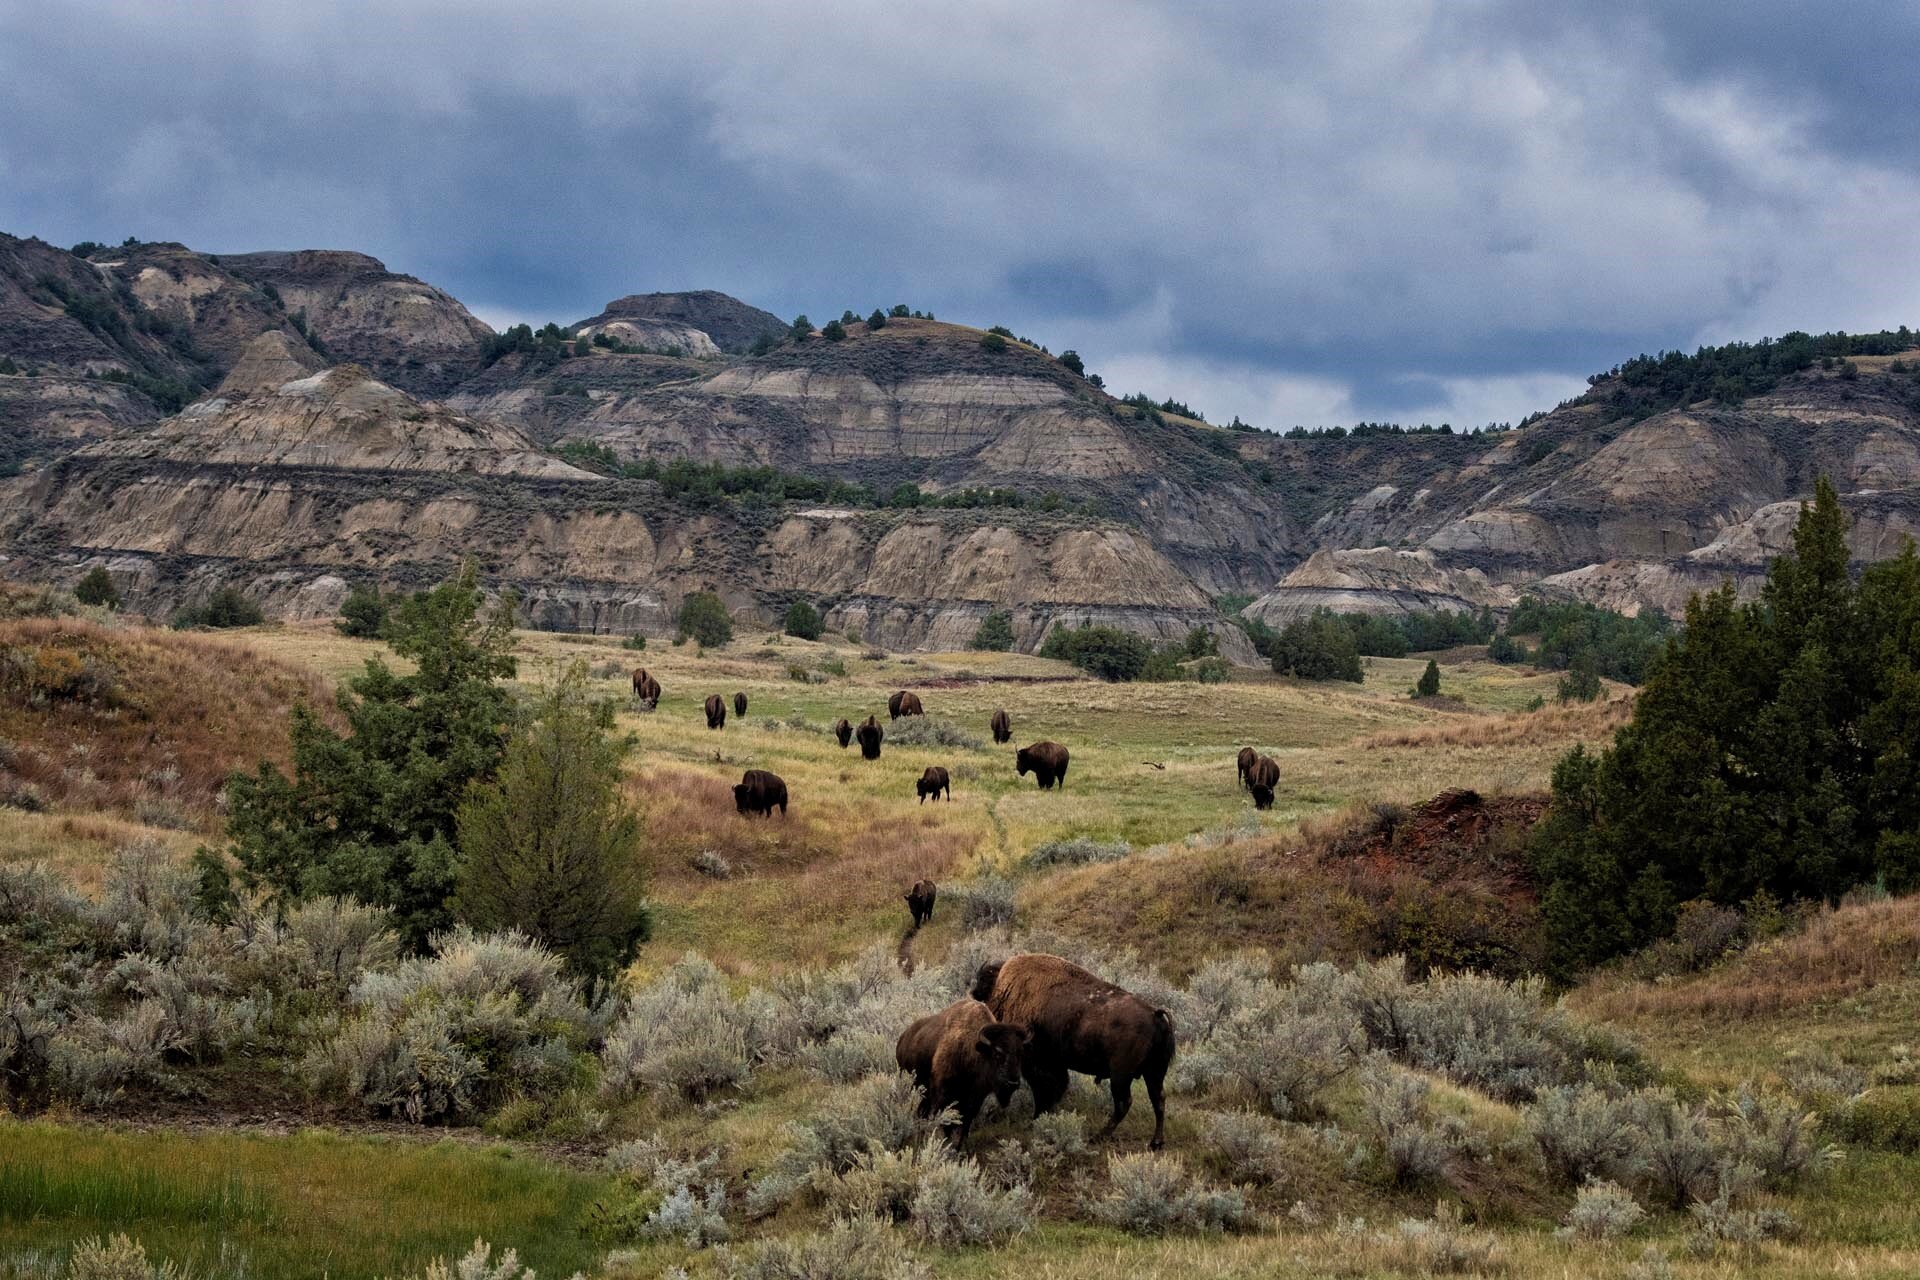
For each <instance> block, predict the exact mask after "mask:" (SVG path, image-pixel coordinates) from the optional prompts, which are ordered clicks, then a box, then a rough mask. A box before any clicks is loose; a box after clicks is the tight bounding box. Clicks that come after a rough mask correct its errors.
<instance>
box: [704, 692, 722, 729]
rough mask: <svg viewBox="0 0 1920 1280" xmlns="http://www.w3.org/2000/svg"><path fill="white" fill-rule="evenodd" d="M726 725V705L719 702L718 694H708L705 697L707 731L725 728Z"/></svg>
mask: <svg viewBox="0 0 1920 1280" xmlns="http://www.w3.org/2000/svg"><path fill="white" fill-rule="evenodd" d="M726 723H727V704H726V703H725V702H723V701H722V700H721V698H720V695H719V694H717V693H710V694H708V695H707V728H709V729H721V728H725V727H726Z"/></svg>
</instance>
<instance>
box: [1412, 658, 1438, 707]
mask: <svg viewBox="0 0 1920 1280" xmlns="http://www.w3.org/2000/svg"><path fill="white" fill-rule="evenodd" d="M1413 691H1414V693H1415V694H1417V695H1418V696H1420V697H1422V698H1434V697H1438V696H1439V694H1440V664H1439V663H1437V662H1435V661H1434V660H1433V659H1432V658H1428V659H1427V669H1426V670H1425V671H1422V672H1421V673H1420V682H1419V683H1418V684H1416V685H1414V686H1413Z"/></svg>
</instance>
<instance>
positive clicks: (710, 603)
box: [674, 591, 733, 649]
mask: <svg viewBox="0 0 1920 1280" xmlns="http://www.w3.org/2000/svg"><path fill="white" fill-rule="evenodd" d="M674 622H675V625H676V626H677V627H678V628H679V635H680V638H681V639H683V640H684V639H692V640H695V641H697V642H698V643H699V644H700V647H701V648H703V649H718V648H719V647H721V646H722V645H724V644H726V643H727V642H728V641H730V640H732V639H733V616H732V615H731V614H729V613H728V612H727V606H726V604H725V603H724V602H723V601H722V600H721V599H720V597H719V596H717V595H715V594H714V593H713V592H711V591H696V592H694V593H693V594H692V595H690V596H688V597H687V598H686V599H685V600H683V601H681V602H680V612H679V613H678V614H676V615H675V618H674Z"/></svg>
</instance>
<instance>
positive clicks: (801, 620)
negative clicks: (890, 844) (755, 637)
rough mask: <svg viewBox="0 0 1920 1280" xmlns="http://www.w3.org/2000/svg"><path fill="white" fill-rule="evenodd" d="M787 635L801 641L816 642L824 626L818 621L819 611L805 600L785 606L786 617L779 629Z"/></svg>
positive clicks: (824, 628)
mask: <svg viewBox="0 0 1920 1280" xmlns="http://www.w3.org/2000/svg"><path fill="white" fill-rule="evenodd" d="M781 629H782V630H783V631H784V632H785V633H786V634H787V635H790V636H797V637H799V638H800V639H802V640H818V639H819V638H820V633H821V632H822V631H824V630H826V625H825V624H824V623H822V622H821V621H820V611H819V610H818V609H816V608H814V607H813V606H812V605H810V604H808V603H807V602H806V601H805V600H795V601H794V602H793V603H792V604H790V605H788V606H787V617H786V621H785V623H784V624H782V628H781Z"/></svg>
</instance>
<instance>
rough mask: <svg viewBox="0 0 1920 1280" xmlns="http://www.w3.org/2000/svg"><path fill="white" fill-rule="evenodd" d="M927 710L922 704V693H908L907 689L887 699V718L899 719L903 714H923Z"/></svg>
mask: <svg viewBox="0 0 1920 1280" xmlns="http://www.w3.org/2000/svg"><path fill="white" fill-rule="evenodd" d="M925 714H927V713H926V710H925V709H924V708H923V707H921V705H920V695H919V694H917V693H908V692H907V691H906V690H905V689H902V690H901V691H900V692H898V693H896V694H894V695H893V696H892V697H891V698H888V699H887V719H889V720H898V719H899V718H900V717H901V716H923V715H925Z"/></svg>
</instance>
